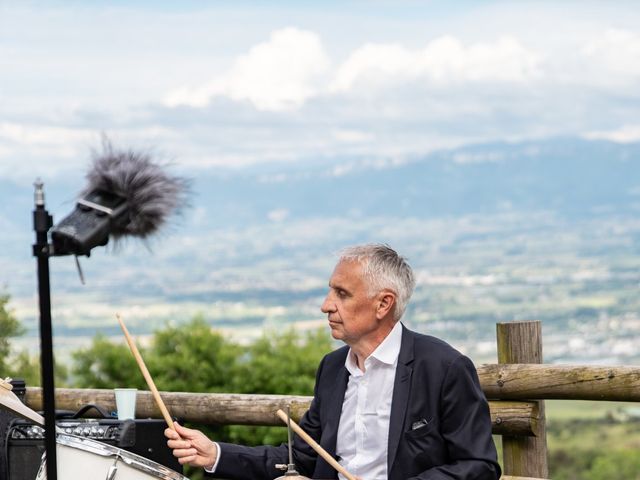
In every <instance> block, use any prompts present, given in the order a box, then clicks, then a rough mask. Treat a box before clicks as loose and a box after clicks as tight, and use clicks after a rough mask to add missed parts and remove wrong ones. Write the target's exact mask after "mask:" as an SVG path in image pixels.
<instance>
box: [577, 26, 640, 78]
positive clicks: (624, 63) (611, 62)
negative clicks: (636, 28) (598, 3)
mask: <svg viewBox="0 0 640 480" xmlns="http://www.w3.org/2000/svg"><path fill="white" fill-rule="evenodd" d="M582 53H583V55H584V56H585V57H587V59H588V60H589V61H591V62H595V63H596V64H597V65H598V66H602V67H604V68H605V69H606V71H607V73H609V74H615V75H619V76H627V77H639V76H640V34H638V33H636V32H632V31H629V30H621V29H608V30H606V31H605V32H604V33H602V34H601V35H599V36H597V37H596V38H594V39H593V40H591V41H590V42H588V43H587V45H586V46H585V47H584V48H583V50H582ZM636 79H637V78H636Z"/></svg>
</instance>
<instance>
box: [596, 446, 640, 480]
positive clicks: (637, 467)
mask: <svg viewBox="0 0 640 480" xmlns="http://www.w3.org/2000/svg"><path fill="white" fill-rule="evenodd" d="M584 478H585V480H609V479H611V478H624V479H625V480H640V456H639V455H638V451H637V450H619V451H615V452H612V453H609V454H607V455H600V456H598V457H596V458H595V460H594V461H593V466H592V467H591V469H590V470H589V471H588V472H587V474H586V476H585V477H584Z"/></svg>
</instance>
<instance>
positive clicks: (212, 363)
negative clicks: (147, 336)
mask: <svg viewBox="0 0 640 480" xmlns="http://www.w3.org/2000/svg"><path fill="white" fill-rule="evenodd" d="M241 354H242V348H241V347H240V346H238V345H236V344H235V343H233V342H230V341H228V340H226V339H225V338H224V337H223V335H222V334H221V333H219V332H216V331H214V330H212V329H211V327H210V326H209V325H207V323H206V322H205V321H204V320H203V319H202V317H195V318H194V319H193V320H191V321H190V322H189V323H187V324H186V325H181V326H180V327H174V326H170V327H167V328H165V329H164V330H160V331H158V332H156V333H155V336H154V340H153V343H152V347H151V348H150V349H149V352H148V356H147V357H146V358H145V362H146V363H147V367H148V368H149V370H150V371H151V372H153V375H154V381H155V382H156V383H157V384H158V385H162V387H163V389H165V390H169V391H174V392H233V390H231V389H230V385H231V383H232V382H233V377H234V375H235V370H236V365H237V362H238V358H239V357H240V355H241Z"/></svg>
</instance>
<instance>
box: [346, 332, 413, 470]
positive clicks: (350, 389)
mask: <svg viewBox="0 0 640 480" xmlns="http://www.w3.org/2000/svg"><path fill="white" fill-rule="evenodd" d="M401 343H402V325H401V324H400V322H397V323H396V324H395V326H394V327H393V329H392V330H391V332H390V333H389V335H387V338H385V339H384V340H383V342H382V343H381V344H380V345H378V348H376V349H375V350H374V351H373V353H372V354H371V355H369V357H367V358H366V360H365V361H364V367H365V371H364V372H363V371H362V370H360V369H359V368H358V366H357V364H356V361H355V355H354V354H353V352H352V351H351V350H349V353H348V354H347V359H346V361H345V367H346V368H347V370H348V371H349V373H350V376H349V383H348V384H347V390H346V392H345V395H344V401H343V403H342V414H341V415H340V425H339V427H338V439H337V442H336V455H337V456H338V461H339V462H340V464H341V465H342V466H343V467H345V468H346V469H347V471H348V472H349V473H351V474H352V475H356V476H359V477H361V478H363V479H365V480H387V456H388V445H389V418H390V416H391V399H392V397H393V384H394V381H395V373H396V366H397V364H398V355H399V353H400V344H401ZM338 477H339V478H340V480H345V477H344V476H343V475H342V474H338Z"/></svg>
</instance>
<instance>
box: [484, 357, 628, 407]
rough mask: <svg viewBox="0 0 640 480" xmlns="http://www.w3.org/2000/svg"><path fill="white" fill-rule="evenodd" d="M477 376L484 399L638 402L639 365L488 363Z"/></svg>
mask: <svg viewBox="0 0 640 480" xmlns="http://www.w3.org/2000/svg"><path fill="white" fill-rule="evenodd" d="M478 376H479V377H480V383H481V384H482V389H483V390H484V393H485V395H486V396H487V398H500V399H504V400H507V399H511V400H524V399H526V400H535V399H563V400H607V401H620V402H640V367H633V366H616V367H607V366H595V365H588V366H587V365H533V364H514V365H508V364H497V365H496V364H491V365H480V366H479V367H478Z"/></svg>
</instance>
